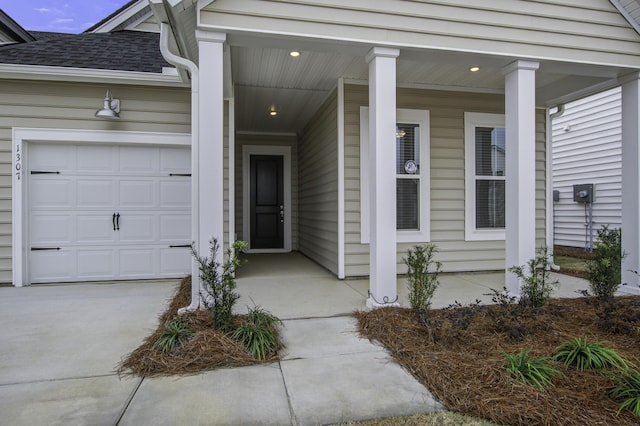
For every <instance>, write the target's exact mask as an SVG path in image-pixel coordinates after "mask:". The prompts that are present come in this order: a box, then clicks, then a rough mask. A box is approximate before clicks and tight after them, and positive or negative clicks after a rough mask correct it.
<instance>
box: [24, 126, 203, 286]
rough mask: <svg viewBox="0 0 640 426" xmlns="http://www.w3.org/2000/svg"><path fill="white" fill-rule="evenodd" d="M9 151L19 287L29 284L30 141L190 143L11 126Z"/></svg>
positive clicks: (173, 136) (169, 137)
mask: <svg viewBox="0 0 640 426" xmlns="http://www.w3.org/2000/svg"><path fill="white" fill-rule="evenodd" d="M12 140H13V151H12V154H11V156H12V160H11V163H12V164H11V165H12V169H11V170H12V185H11V195H12V208H11V216H12V224H11V231H12V234H13V235H12V247H11V250H12V255H13V256H12V257H13V259H12V264H11V266H12V275H13V285H14V286H15V287H22V286H25V285H29V284H30V280H29V279H30V277H29V264H28V262H29V255H28V253H27V248H28V245H29V220H28V218H29V206H28V205H27V202H28V200H29V188H28V185H27V181H28V179H26V178H25V176H27V175H28V172H29V170H27V165H28V161H27V156H28V155H29V145H30V144H31V143H70V144H74V143H75V144H88V145H92V144H95V145H99V144H111V145H127V144H142V145H148V146H151V145H154V146H191V135H190V134H188V133H156V132H130V131H117V130H78V129H46V128H16V127H14V128H13V137H12Z"/></svg>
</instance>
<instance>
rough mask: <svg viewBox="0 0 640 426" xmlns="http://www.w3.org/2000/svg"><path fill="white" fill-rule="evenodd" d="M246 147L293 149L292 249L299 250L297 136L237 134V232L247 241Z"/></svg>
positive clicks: (235, 183) (235, 192)
mask: <svg viewBox="0 0 640 426" xmlns="http://www.w3.org/2000/svg"><path fill="white" fill-rule="evenodd" d="M245 145H264V146H287V147H290V148H291V205H292V206H291V209H292V212H291V222H292V223H291V248H292V250H298V154H297V152H298V143H297V137H296V136H295V135H285V134H283V135H269V134H265V135H258V134H243V133H239V134H236V139H235V147H236V149H235V161H234V164H235V173H234V175H235V182H234V185H235V191H234V194H235V225H236V226H235V230H236V231H235V232H236V239H238V240H247V239H248V238H247V236H245V235H243V229H242V228H243V212H244V196H243V193H242V190H243V181H244V178H243V177H244V171H243V167H242V147H243V146H245Z"/></svg>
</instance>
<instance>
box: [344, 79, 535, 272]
mask: <svg viewBox="0 0 640 426" xmlns="http://www.w3.org/2000/svg"><path fill="white" fill-rule="evenodd" d="M366 105H368V87H367V86H364V85H362V86H360V85H347V86H346V87H345V253H346V257H345V272H346V275H347V276H364V275H368V274H369V246H368V245H366V244H361V243H360V241H361V235H360V209H361V206H360V147H359V144H360V123H359V120H360V115H359V111H360V106H366ZM397 106H398V108H408V109H425V110H429V113H430V124H431V125H430V127H431V128H430V134H431V140H430V146H431V153H430V156H431V161H430V166H431V200H430V203H431V205H430V209H431V223H430V227H431V242H433V243H434V244H436V245H437V247H438V250H439V254H438V256H437V257H438V260H441V261H442V262H443V267H444V270H445V271H449V272H454V271H474V270H475V271H482V270H499V269H504V267H505V264H504V262H505V254H504V241H465V214H464V213H465V212H464V208H465V157H464V113H465V112H485V113H497V114H503V113H504V96H502V95H491V94H480V93H462V92H448V91H434V90H416V89H402V88H400V89H398V94H397ZM536 127H537V131H536V155H537V156H536V188H537V189H536V243H537V245H538V246H540V245H544V243H545V131H544V130H545V113H544V111H542V110H539V111H538V112H537V114H536ZM413 245H415V244H409V243H407V244H398V253H397V264H398V272H399V273H404V272H405V271H406V267H405V265H404V264H403V263H402V257H403V256H406V252H407V250H408V249H409V248H410V247H412V246H413Z"/></svg>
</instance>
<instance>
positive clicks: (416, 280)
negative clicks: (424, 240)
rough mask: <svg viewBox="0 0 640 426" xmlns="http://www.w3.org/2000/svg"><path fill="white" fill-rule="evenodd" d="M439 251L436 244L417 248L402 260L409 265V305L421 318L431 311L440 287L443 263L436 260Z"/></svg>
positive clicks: (411, 250) (410, 250)
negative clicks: (432, 302)
mask: <svg viewBox="0 0 640 426" xmlns="http://www.w3.org/2000/svg"><path fill="white" fill-rule="evenodd" d="M437 251H438V250H437V249H436V246H435V244H425V245H423V246H415V247H413V248H412V249H409V251H408V253H407V257H406V258H403V259H402V261H403V262H404V264H405V265H407V279H408V286H409V304H410V306H411V309H413V311H414V312H415V313H416V315H418V317H419V318H422V317H423V316H425V315H426V313H427V312H428V311H429V309H431V301H432V299H433V294H434V293H435V291H436V289H437V288H438V286H439V285H440V282H439V281H438V274H439V273H440V271H441V268H442V263H441V262H438V261H435V260H434V257H435V253H436V252H437Z"/></svg>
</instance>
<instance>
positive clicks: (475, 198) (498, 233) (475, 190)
mask: <svg viewBox="0 0 640 426" xmlns="http://www.w3.org/2000/svg"><path fill="white" fill-rule="evenodd" d="M464 127H465V175H466V178H465V238H466V239H467V240H503V239H504V238H505V232H504V226H505V183H506V176H505V165H506V161H505V148H506V145H505V129H504V115H502V114H482V113H472V112H467V113H465V115H464Z"/></svg>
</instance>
